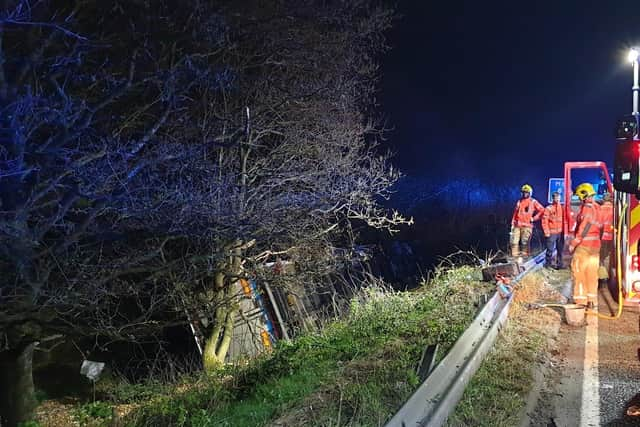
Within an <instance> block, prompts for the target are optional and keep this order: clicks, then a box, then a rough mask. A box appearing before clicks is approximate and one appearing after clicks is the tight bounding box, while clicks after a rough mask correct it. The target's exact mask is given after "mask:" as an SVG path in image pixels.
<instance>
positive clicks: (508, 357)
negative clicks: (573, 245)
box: [448, 270, 569, 427]
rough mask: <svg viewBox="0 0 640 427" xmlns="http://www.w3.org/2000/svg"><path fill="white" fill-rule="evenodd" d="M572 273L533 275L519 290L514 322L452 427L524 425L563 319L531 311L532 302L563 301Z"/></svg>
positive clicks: (512, 313) (462, 403)
mask: <svg viewBox="0 0 640 427" xmlns="http://www.w3.org/2000/svg"><path fill="white" fill-rule="evenodd" d="M568 279H569V272H568V270H563V271H558V272H549V271H546V270H543V271H541V272H537V273H532V274H529V275H527V276H526V277H525V278H524V279H523V280H522V282H521V284H520V285H519V286H518V289H517V291H516V294H515V296H514V301H513V303H512V305H511V309H510V312H509V322H508V323H507V326H506V328H505V329H504V330H503V331H502V333H501V334H500V336H499V337H498V340H497V342H496V345H495V346H494V348H493V349H492V350H491V352H490V353H489V355H488V357H487V358H486V359H485V360H484V362H483V363H482V365H481V367H480V369H479V370H478V372H477V373H476V375H475V376H474V377H473V379H472V380H471V382H470V383H469V386H468V387H467V388H466V390H465V392H464V395H463V396H462V400H461V401H460V403H459V404H458V406H457V407H456V409H455V411H454V414H453V415H452V417H450V419H449V422H448V426H455V427H458V426H487V427H489V426H491V427H501V426H505V427H506V426H518V425H519V423H520V417H521V415H522V409H523V408H524V406H525V404H526V399H527V396H528V394H529V392H530V391H531V389H532V387H533V383H534V369H535V366H536V364H537V363H539V361H540V359H541V358H543V357H545V349H546V348H547V345H548V343H549V342H550V339H552V338H553V337H554V335H555V333H556V332H557V327H558V325H559V322H560V316H559V314H558V313H557V312H556V311H554V310H551V309H540V310H530V309H528V308H527V303H531V302H539V301H560V300H561V296H560V294H559V293H558V292H557V291H556V289H557V288H558V286H555V287H554V286H551V285H550V284H549V282H551V283H554V282H555V283H564V282H566V280H568Z"/></svg>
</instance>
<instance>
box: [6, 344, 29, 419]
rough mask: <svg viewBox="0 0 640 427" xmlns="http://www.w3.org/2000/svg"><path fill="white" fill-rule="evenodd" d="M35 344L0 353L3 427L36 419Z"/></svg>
mask: <svg viewBox="0 0 640 427" xmlns="http://www.w3.org/2000/svg"><path fill="white" fill-rule="evenodd" d="M35 346H36V345H35V343H31V344H27V345H26V346H23V347H21V348H18V349H15V350H9V351H5V352H2V353H0V425H2V426H3V427H15V426H16V425H18V423H20V422H22V421H29V420H31V419H33V416H34V409H35V407H36V399H35V393H34V391H35V390H34V387H33V375H32V365H33V363H32V362H33V349H34V348H35Z"/></svg>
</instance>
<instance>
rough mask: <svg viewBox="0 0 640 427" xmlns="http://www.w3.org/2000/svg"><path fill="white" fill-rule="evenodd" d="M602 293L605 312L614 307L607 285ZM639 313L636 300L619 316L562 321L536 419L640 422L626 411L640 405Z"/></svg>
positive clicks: (549, 423)
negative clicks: (575, 322)
mask: <svg viewBox="0 0 640 427" xmlns="http://www.w3.org/2000/svg"><path fill="white" fill-rule="evenodd" d="M563 288H564V292H563V293H566V292H567V291H568V290H569V289H570V288H569V286H568V284H566V285H565V286H564V287H563ZM599 299H600V301H599V304H600V312H601V313H603V314H613V313H615V311H616V310H617V305H616V304H615V302H613V300H612V299H611V296H610V295H609V292H608V290H601V291H600V297H599ZM558 310H561V309H558ZM639 313H640V310H639V307H637V306H636V307H628V308H627V307H625V309H624V311H623V313H622V316H621V318H619V319H618V320H606V319H596V318H595V317H593V316H587V323H588V324H587V325H586V326H582V327H574V326H569V325H567V324H566V323H564V322H563V324H562V325H561V327H560V331H559V334H558V337H557V339H556V342H555V345H554V346H552V347H551V348H550V349H549V354H548V358H547V362H546V370H545V373H544V381H543V386H542V387H543V390H542V391H541V393H540V396H539V398H538V402H537V405H536V409H535V411H536V412H537V414H536V416H534V417H533V418H534V420H532V422H531V425H535V426H539V425H541V426H547V427H552V426H559V427H565V426H566V427H571V426H640V416H639V417H630V416H627V415H626V410H627V408H628V407H629V406H630V405H633V404H637V405H640V362H639V361H638V348H639V347H640V334H639V332H638V318H639Z"/></svg>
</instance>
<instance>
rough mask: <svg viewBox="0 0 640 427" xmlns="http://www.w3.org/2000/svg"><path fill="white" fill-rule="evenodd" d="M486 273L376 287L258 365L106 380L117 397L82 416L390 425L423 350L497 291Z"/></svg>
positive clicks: (161, 421)
mask: <svg viewBox="0 0 640 427" xmlns="http://www.w3.org/2000/svg"><path fill="white" fill-rule="evenodd" d="M479 279H480V275H479V271H478V270H477V269H473V268H471V267H460V268H455V269H449V270H441V271H438V272H436V274H435V275H434V277H433V279H432V280H431V281H430V282H429V283H428V284H424V285H423V286H421V287H420V288H419V289H416V290H413V291H410V292H389V291H382V290H379V289H375V290H374V289H369V290H367V291H366V292H364V293H363V294H362V296H361V297H360V298H358V299H354V300H353V302H352V303H351V307H350V311H349V314H348V315H347V316H346V317H345V318H344V319H342V320H337V321H334V322H331V323H329V324H328V325H327V326H326V327H325V328H324V330H323V331H321V332H318V333H316V334H310V335H306V336H301V337H299V338H297V339H296V340H294V341H293V342H292V343H289V344H283V343H281V344H280V345H279V346H278V348H277V349H276V350H275V351H274V352H273V353H272V354H271V355H268V356H265V357H263V358H260V359H258V360H256V361H254V362H253V363H251V364H250V365H249V366H244V367H237V368H230V369H229V370H227V371H226V372H223V373H220V374H219V375H215V376H204V375H199V376H191V377H186V378H184V380H183V381H181V382H180V383H173V384H159V383H147V384H124V383H117V384H111V385H110V386H109V387H107V388H106V390H105V387H104V386H103V387H102V388H103V390H105V391H106V394H105V396H108V398H107V399H104V401H103V402H99V403H97V404H93V406H88V405H84V407H80V408H76V414H80V415H81V416H82V418H83V421H84V423H88V422H89V421H90V418H91V417H92V416H91V414H95V413H102V414H104V418H103V421H104V422H105V425H108V424H109V423H111V421H112V420H111V419H110V418H111V417H109V416H108V411H107V410H104V409H106V408H109V407H113V408H115V411H114V412H115V413H117V414H119V415H118V416H117V418H118V421H117V423H118V425H135V426H159V425H163V426H194V427H195V426H198V427H204V426H240V425H241V426H262V425H278V426H284V425H290V426H293V425H295V426H302V425H308V426H328V425H362V426H370V425H382V424H384V422H385V421H386V420H387V419H388V418H389V417H390V416H391V415H392V414H393V413H395V411H396V410H397V409H398V407H399V406H400V405H401V404H402V402H404V401H405V400H406V398H407V397H408V396H409V395H410V394H411V393H412V391H413V390H414V389H415V388H416V386H417V385H418V384H419V379H418V377H417V375H416V367H417V364H418V361H419V359H420V355H421V353H422V351H423V349H424V347H425V346H426V345H428V344H432V343H439V345H440V357H442V356H443V355H444V354H445V353H446V351H447V350H448V349H449V348H450V347H451V345H452V344H453V343H454V342H455V340H456V339H457V337H458V336H459V335H460V334H461V333H462V332H463V331H464V330H465V328H466V327H467V326H468V324H469V323H470V322H471V320H472V319H473V317H474V315H475V314H476V311H477V309H478V307H477V302H478V300H479V297H480V295H482V294H486V293H487V292H489V291H491V290H492V289H493V285H492V284H487V283H482V282H480V280H479ZM96 405H97V406H96ZM76 418H78V417H77V416H76ZM94 418H96V417H94ZM93 421H99V420H97V419H94V420H93ZM92 425H97V424H92Z"/></svg>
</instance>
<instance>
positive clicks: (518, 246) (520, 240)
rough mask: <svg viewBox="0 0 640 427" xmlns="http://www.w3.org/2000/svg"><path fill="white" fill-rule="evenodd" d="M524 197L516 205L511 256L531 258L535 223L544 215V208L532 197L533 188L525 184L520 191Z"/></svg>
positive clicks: (513, 218) (511, 238)
mask: <svg viewBox="0 0 640 427" xmlns="http://www.w3.org/2000/svg"><path fill="white" fill-rule="evenodd" d="M520 191H521V192H522V197H521V198H520V200H518V202H517V203H516V208H515V210H514V211H513V217H512V218H511V233H510V238H509V241H510V242H509V243H510V244H511V255H512V256H514V257H517V256H520V255H522V256H529V240H530V239H531V233H532V232H533V222H534V221H537V220H539V219H540V217H541V216H542V214H543V213H544V207H543V206H542V205H541V204H540V202H538V201H537V200H536V199H534V198H533V197H531V194H532V193H533V188H531V186H530V185H529V184H525V185H523V186H522V188H521V189H520Z"/></svg>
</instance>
